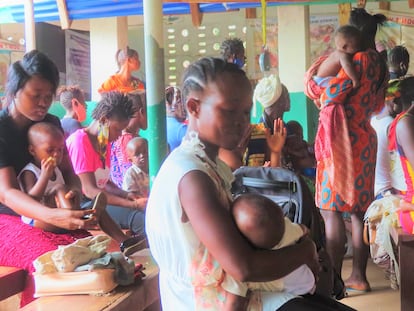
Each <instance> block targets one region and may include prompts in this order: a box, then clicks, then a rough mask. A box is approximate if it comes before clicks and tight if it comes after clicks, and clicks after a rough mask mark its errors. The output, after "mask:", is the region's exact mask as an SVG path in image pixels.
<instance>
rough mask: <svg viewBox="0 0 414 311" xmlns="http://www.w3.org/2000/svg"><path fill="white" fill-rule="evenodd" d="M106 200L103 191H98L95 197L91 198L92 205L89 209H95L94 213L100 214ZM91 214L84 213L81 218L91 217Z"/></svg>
mask: <svg viewBox="0 0 414 311" xmlns="http://www.w3.org/2000/svg"><path fill="white" fill-rule="evenodd" d="M107 202H108V200H107V198H106V195H105V193H103V192H99V193H98V194H97V195H96V197H95V199H94V200H93V205H92V207H91V210H96V214H98V215H99V214H100V213H101V212H102V211H103V210H104V209H105V208H106V204H107ZM91 216H92V214H88V215H85V216H84V217H83V218H84V219H89V218H91Z"/></svg>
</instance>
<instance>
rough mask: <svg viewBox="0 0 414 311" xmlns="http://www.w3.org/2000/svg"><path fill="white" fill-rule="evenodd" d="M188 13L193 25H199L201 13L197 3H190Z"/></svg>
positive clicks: (201, 19)
mask: <svg viewBox="0 0 414 311" xmlns="http://www.w3.org/2000/svg"><path fill="white" fill-rule="evenodd" d="M190 13H191V20H192V22H193V26H195V27H200V26H201V22H202V21H203V13H201V12H200V7H199V5H198V3H190Z"/></svg>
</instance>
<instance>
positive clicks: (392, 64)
mask: <svg viewBox="0 0 414 311" xmlns="http://www.w3.org/2000/svg"><path fill="white" fill-rule="evenodd" d="M409 63H410V54H409V53H408V50H407V48H406V47H404V46H402V45H397V46H395V47H393V48H392V49H391V50H390V52H389V54H388V64H389V68H390V71H393V72H394V73H395V74H396V75H397V76H398V77H400V76H404V75H405V74H406V73H407V70H408V64H409Z"/></svg>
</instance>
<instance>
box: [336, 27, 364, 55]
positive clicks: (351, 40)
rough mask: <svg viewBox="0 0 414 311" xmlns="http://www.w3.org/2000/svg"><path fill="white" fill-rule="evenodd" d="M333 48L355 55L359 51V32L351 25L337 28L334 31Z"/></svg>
mask: <svg viewBox="0 0 414 311" xmlns="http://www.w3.org/2000/svg"><path fill="white" fill-rule="evenodd" d="M335 46H336V49H337V50H338V51H341V52H344V53H346V54H355V53H356V52H358V51H359V50H360V49H361V31H360V30H359V29H358V28H356V27H355V26H351V25H344V26H341V27H339V28H338V29H337V30H336V31H335Z"/></svg>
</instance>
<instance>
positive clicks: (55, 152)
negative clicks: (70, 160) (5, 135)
mask: <svg viewBox="0 0 414 311" xmlns="http://www.w3.org/2000/svg"><path fill="white" fill-rule="evenodd" d="M28 140H29V152H30V154H31V155H32V156H33V159H34V163H35V164H36V165H38V166H39V167H40V164H41V162H42V160H43V159H47V158H51V159H53V160H52V161H54V162H55V165H59V164H60V163H61V162H62V158H63V152H64V150H65V137H64V135H63V132H62V130H61V129H60V128H58V127H57V126H55V125H53V124H52V123H48V122H38V123H35V124H33V125H32V126H31V127H30V128H29V131H28Z"/></svg>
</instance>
